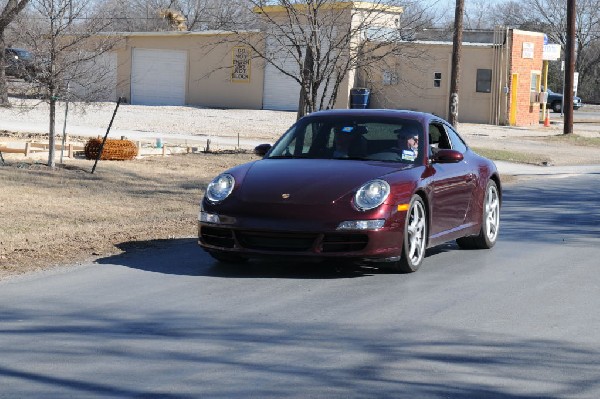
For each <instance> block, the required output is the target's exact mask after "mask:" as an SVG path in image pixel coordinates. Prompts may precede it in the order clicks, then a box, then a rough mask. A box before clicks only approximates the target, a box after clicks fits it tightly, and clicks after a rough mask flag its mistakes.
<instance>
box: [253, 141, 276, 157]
mask: <svg viewBox="0 0 600 399" xmlns="http://www.w3.org/2000/svg"><path fill="white" fill-rule="evenodd" d="M271 147H272V146H271V144H259V145H257V146H256V147H254V154H256V155H259V156H261V157H264V156H265V155H266V154H267V152H269V150H270V149H271Z"/></svg>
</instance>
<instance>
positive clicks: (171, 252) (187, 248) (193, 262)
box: [96, 238, 382, 279]
mask: <svg viewBox="0 0 600 399" xmlns="http://www.w3.org/2000/svg"><path fill="white" fill-rule="evenodd" d="M117 247H118V248H119V249H120V250H122V251H123V252H122V253H121V254H118V255H112V256H108V257H105V258H101V259H98V260H96V263H99V264H112V265H120V266H124V267H129V268H133V269H139V270H144V271H148V272H154V273H164V274H175V275H186V276H208V277H225V278H228V277H229V278H297V279H329V278H331V279H335V278H353V277H364V276H367V275H372V274H378V273H382V272H380V271H379V270H377V269H373V268H364V267H360V266H350V265H338V264H334V263H313V262H299V261H292V262H290V261H289V260H286V259H279V260H270V259H269V260H262V259H261V260H250V261H249V262H246V263H242V264H239V265H236V264H225V263H221V262H218V261H216V260H214V259H213V258H212V257H211V256H210V255H208V254H207V253H206V252H204V251H203V250H202V249H201V248H200V247H199V246H198V243H197V240H196V239H195V238H182V239H170V240H151V241H133V242H125V243H121V244H118V245H117Z"/></svg>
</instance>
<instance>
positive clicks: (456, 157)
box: [431, 150, 465, 163]
mask: <svg viewBox="0 0 600 399" xmlns="http://www.w3.org/2000/svg"><path fill="white" fill-rule="evenodd" d="M464 158H465V157H464V156H463V154H462V153H461V152H459V151H456V150H438V151H436V153H435V154H433V156H432V157H431V161H432V162H434V163H458V162H460V161H462V160H463V159H464Z"/></svg>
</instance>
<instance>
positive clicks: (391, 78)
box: [383, 71, 398, 86]
mask: <svg viewBox="0 0 600 399" xmlns="http://www.w3.org/2000/svg"><path fill="white" fill-rule="evenodd" d="M397 84H398V73H396V72H392V71H383V85H384V86H390V85H397Z"/></svg>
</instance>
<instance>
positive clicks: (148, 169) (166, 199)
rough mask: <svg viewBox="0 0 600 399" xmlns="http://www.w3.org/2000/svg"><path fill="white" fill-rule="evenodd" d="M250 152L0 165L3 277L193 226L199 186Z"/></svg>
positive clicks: (189, 232) (187, 233)
mask: <svg viewBox="0 0 600 399" xmlns="http://www.w3.org/2000/svg"><path fill="white" fill-rule="evenodd" d="M252 159H256V156H253V155H249V154H220V155H216V154H187V155H178V156H172V157H165V158H163V157H154V158H146V159H141V160H135V161H129V162H100V163H99V164H98V167H97V169H96V173H95V174H93V175H92V174H90V172H89V171H90V170H91V167H92V162H91V161H84V160H73V161H69V162H68V164H67V165H66V166H65V167H63V168H57V169H55V170H51V169H49V168H47V167H46V166H44V165H41V164H35V163H34V164H32V163H24V162H17V161H15V160H7V162H8V165H6V166H1V167H0V181H2V185H1V187H2V189H1V190H0V215H1V217H0V278H2V277H5V276H7V275H15V274H21V273H26V272H30V271H32V270H37V269H42V268H48V266H49V265H55V264H61V263H72V262H76V261H82V260H85V259H89V258H92V257H95V256H99V255H107V254H111V253H117V252H118V251H119V250H118V249H117V247H116V245H117V244H122V243H125V242H132V241H146V240H153V239H164V238H173V237H177V238H179V237H191V236H194V235H195V234H196V216H197V214H198V204H199V201H200V199H201V197H202V195H203V190H204V188H205V187H206V185H207V184H208V182H209V181H210V179H211V178H212V177H214V176H215V175H216V174H218V173H219V172H221V171H223V170H225V169H227V168H229V167H231V166H233V165H236V164H240V163H243V162H247V161H250V160H252Z"/></svg>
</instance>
